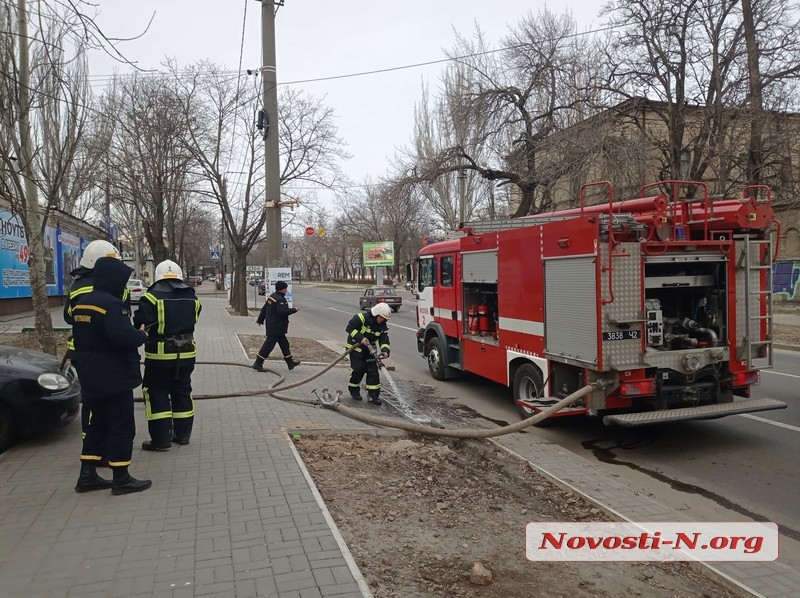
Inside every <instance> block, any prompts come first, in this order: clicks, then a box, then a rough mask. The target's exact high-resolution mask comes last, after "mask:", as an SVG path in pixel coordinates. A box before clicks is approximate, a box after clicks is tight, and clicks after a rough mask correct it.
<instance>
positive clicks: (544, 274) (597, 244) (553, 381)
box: [409, 181, 786, 426]
mask: <svg viewBox="0 0 800 598" xmlns="http://www.w3.org/2000/svg"><path fill="white" fill-rule="evenodd" d="M595 186H602V187H603V188H605V192H606V193H607V195H608V203H604V204H600V205H593V206H584V205H583V203H584V201H583V198H584V195H585V193H586V191H587V189H591V188H592V187H595ZM655 186H656V185H650V186H647V187H645V188H643V189H642V191H641V192H640V196H639V197H638V198H635V199H631V200H626V201H619V202H616V201H614V190H613V187H612V186H611V184H610V183H609V182H607V181H603V182H600V183H592V184H590V185H585V186H584V188H582V189H581V195H580V197H581V202H580V203H581V205H580V207H579V208H575V209H570V210H562V211H558V212H551V213H547V214H539V215H536V216H530V217H524V218H517V219H511V220H505V221H487V222H473V223H466V224H464V225H462V227H461V228H460V229H459V230H458V231H457V235H456V236H455V238H452V239H449V240H445V241H442V242H439V243H434V244H432V245H428V246H426V247H424V248H423V249H422V250H421V251H420V253H419V256H418V258H417V259H416V261H415V263H414V264H412V265H411V267H410V268H409V275H410V277H413V281H414V291H415V293H417V294H418V295H419V301H418V304H417V324H418V332H417V342H418V349H419V352H420V354H421V355H422V356H423V357H425V358H426V359H427V362H428V366H429V369H430V372H431V375H432V376H433V377H434V378H435V379H437V380H445V379H447V378H451V377H454V376H457V375H458V374H459V372H471V373H473V374H477V375H480V376H483V377H485V378H488V379H490V380H494V381H495V382H498V383H500V384H504V385H506V386H508V387H509V388H511V389H512V393H513V398H514V401H515V404H516V406H517V409H518V411H519V413H520V414H521V415H522V416H523V417H528V416H530V415H532V414H534V413H536V412H537V411H538V410H541V409H542V408H544V407H547V406H549V405H552V404H554V403H555V402H556V401H557V400H559V399H561V398H564V397H566V396H567V395H569V394H571V393H573V392H575V391H576V390H578V389H580V388H581V387H583V386H585V385H587V384H590V383H592V382H594V381H596V380H599V379H603V380H605V381H606V382H607V383H608V385H607V388H606V389H604V390H598V391H595V392H593V393H591V394H589V395H587V396H586V397H585V398H584V399H581V400H580V401H578V402H576V403H573V404H572V406H570V407H569V408H567V409H564V410H561V411H559V412H558V414H557V416H567V415H576V414H583V415H591V416H597V415H602V416H603V421H604V422H605V423H606V424H616V425H623V426H639V425H646V424H653V423H658V422H664V421H679V420H689V419H710V418H717V417H723V416H726V415H731V414H736V413H746V412H753V411H763V410H768V409H780V408H785V407H786V405H785V404H784V403H781V402H779V401H774V400H772V399H749V400H738V401H735V400H734V396H739V397H745V398H747V397H749V395H750V388H751V386H752V385H754V384H757V383H758V381H759V370H760V369H763V368H768V367H771V366H772V341H771V339H772V309H771V305H772V303H771V273H772V259H773V251H774V248H773V243H772V237H771V230H772V229H773V225H777V222H776V220H775V218H774V213H773V210H772V207H771V196H770V191H769V189H768V188H766V187H763V186H757V187H749V188H747V189H745V192H744V194H743V197H742V198H741V199H712V198H711V197H710V196H709V195H708V191H707V189H706V187H705V185H704V184H703V183H693V182H686V181H665V182H661V183H658V184H657V186H658V187H659V190H664V191H665V192H664V193H657V194H654V193H652V189H653V188H654V187H655ZM778 226H779V225H778Z"/></svg>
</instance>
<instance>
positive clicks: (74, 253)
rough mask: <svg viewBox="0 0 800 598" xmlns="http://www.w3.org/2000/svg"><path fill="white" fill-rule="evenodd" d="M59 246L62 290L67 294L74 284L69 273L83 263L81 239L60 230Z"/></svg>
mask: <svg viewBox="0 0 800 598" xmlns="http://www.w3.org/2000/svg"><path fill="white" fill-rule="evenodd" d="M58 244H59V255H60V257H61V259H60V260H59V262H60V263H59V265H60V270H61V272H60V274H61V289H62V294H66V292H67V290H69V286H70V285H71V284H72V276H70V274H69V273H70V272H72V271H73V270H75V268H77V267H78V265H79V264H80V261H81V238H80V237H76V236H75V235H71V234H69V233H65V232H64V231H61V230H60V231H58Z"/></svg>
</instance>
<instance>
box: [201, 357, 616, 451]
mask: <svg viewBox="0 0 800 598" xmlns="http://www.w3.org/2000/svg"><path fill="white" fill-rule="evenodd" d="M350 351H352V349H348V350H347V351H345V352H344V353H342V354H341V355H340V356H339V357H337V358H336V359H335V360H334V361H332V362H331V363H330V364H328V365H327V366H325V367H324V368H323V369H321V370H320V371H319V372H316V373H314V374H312V375H311V376H308V377H307V378H304V379H302V380H299V381H297V382H292V383H290V384H285V385H283V386H281V383H282V382H283V381H284V380H285V379H286V378H285V376H283V375H282V374H281V373H280V372H278V371H276V370H274V369H271V368H269V367H264V371H266V372H270V373H272V374H275V375H276V376H277V379H276V380H275V381H273V382H272V384H270V385H269V386H268V387H267V389H266V390H248V391H241V392H236V393H220V394H207V395H194V396H193V398H194V399H195V400H204V399H222V398H230V397H253V396H258V395H263V394H265V393H266V394H268V395H270V396H272V397H274V398H276V399H280V400H282V401H289V402H293V403H300V404H305V405H309V406H314V407H316V406H321V407H325V408H326V409H333V410H334V411H337V412H339V413H341V414H342V415H345V416H347V417H349V418H351V419H354V420H357V421H360V422H362V423H365V424H371V425H376V426H383V427H387V428H396V429H398V430H405V431H406V432H413V433H416V434H426V435H429V436H440V437H445V438H462V439H468V438H493V437H496V436H503V435H505V434H512V433H514V432H519V431H520V430H524V429H525V428H528V427H530V426H533V425H536V424H538V423H540V422H542V421H544V420H545V419H547V418H548V417H550V416H551V415H553V414H554V413H556V412H557V411H560V410H561V409H563V408H565V407H567V406H568V405H570V404H572V403H574V402H575V401H577V400H578V399H581V398H583V397H585V396H586V395H588V394H590V393H592V392H595V391H597V390H601V389H604V388H606V387H607V386H608V383H607V382H606V381H604V380H598V381H595V382H592V383H591V384H587V385H586V386H584V387H583V388H580V389H578V390H577V391H575V392H573V393H572V394H570V395H568V396H566V397H564V398H563V399H561V400H560V401H558V402H557V403H555V404H553V405H551V406H549V407H546V408H545V409H542V410H541V411H540V412H539V413H537V414H535V415H533V416H531V417H529V418H527V419H524V420H521V421H519V422H516V423H514V424H509V425H506V426H502V427H500V428H494V429H482V428H481V429H446V428H445V429H442V428H436V427H433V426H424V425H421V424H415V423H410V422H405V421H398V420H396V419H390V418H388V417H381V416H376V415H370V414H367V413H363V412H362V411H361V410H359V409H353V408H352V407H347V406H346V405H343V404H342V403H340V402H339V399H338V397H333V398H330V399H325V398H322V399H321V398H319V397H318V398H316V399H308V398H302V397H291V396H286V395H283V394H280V393H281V392H282V391H286V390H290V389H292V388H297V387H298V386H302V385H304V384H308V383H309V382H311V381H312V380H314V379H315V378H318V377H319V376H321V375H322V374H324V373H325V372H327V371H328V370H330V369H331V368H332V367H333V366H335V365H336V364H337V363H339V362H340V361H342V360H343V359H344V358H345V357H347V355H348V354H349V353H350ZM196 363H197V365H224V366H237V367H246V368H249V367H251V366H249V365H246V364H243V363H237V362H230V361H198V362H196ZM378 369H379V371H380V367H379V368H378Z"/></svg>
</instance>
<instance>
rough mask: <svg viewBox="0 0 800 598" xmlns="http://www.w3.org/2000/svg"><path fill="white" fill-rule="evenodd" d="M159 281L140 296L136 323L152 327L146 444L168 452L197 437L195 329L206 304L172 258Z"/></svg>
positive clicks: (147, 352) (160, 268)
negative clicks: (193, 382) (175, 446)
mask: <svg viewBox="0 0 800 598" xmlns="http://www.w3.org/2000/svg"><path fill="white" fill-rule="evenodd" d="M154 279H155V281H154V282H153V284H152V285H151V286H150V288H148V289H147V292H145V293H144V294H143V295H142V297H141V299H140V300H139V309H137V310H136V313H135V314H134V316H133V322H134V324H135V325H136V326H142V325H143V326H144V327H145V329H146V330H147V342H146V343H145V346H144V382H143V383H142V394H143V395H144V400H145V413H146V414H147V428H148V430H149V432H150V440H146V441H145V442H144V443H142V448H143V449H144V450H146V451H166V450H169V449H170V448H171V447H172V442H177V443H178V444H189V439H190V437H191V435H192V426H193V424H194V401H193V400H192V372H193V371H194V362H195V358H196V357H197V345H196V344H195V341H194V327H195V325H196V324H197V320H198V318H199V317H200V310H201V306H200V301H199V300H198V299H197V297H196V296H195V293H194V289H193V288H191V287H190V286H189V285H187V284H185V283H184V282H183V272H182V271H181V269H180V267H179V266H178V264H176V263H175V262H173V261H172V260H165V261H163V262H161V263H160V264H158V265H157V266H156V270H155V276H154Z"/></svg>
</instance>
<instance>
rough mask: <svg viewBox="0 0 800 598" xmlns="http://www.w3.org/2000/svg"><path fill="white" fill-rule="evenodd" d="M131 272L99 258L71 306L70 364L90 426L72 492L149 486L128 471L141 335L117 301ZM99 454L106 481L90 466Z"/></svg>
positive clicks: (143, 336)
mask: <svg viewBox="0 0 800 598" xmlns="http://www.w3.org/2000/svg"><path fill="white" fill-rule="evenodd" d="M131 272H132V270H131V268H129V267H128V266H126V265H125V264H124V263H122V262H121V261H120V260H118V259H116V258H112V257H101V258H99V259H98V260H97V262H96V264H95V268H94V288H93V290H92V291H91V292H89V293H85V294H83V295H82V296H81V297H80V298H79V299H78V302H77V303H76V305H75V307H74V308H73V310H72V318H73V320H74V322H73V325H72V334H73V338H74V341H75V357H76V360H75V362H74V365H75V369H77V370H78V377H79V379H80V382H81V391H82V394H83V400H84V404H85V406H86V407H87V408H88V409H89V410H90V411H91V413H92V425H91V426H89V428H88V429H87V431H86V437H85V438H84V439H83V450H82V451H81V473H80V477H79V478H78V483H77V485H76V486H75V490H76V491H77V492H88V491H90V490H100V489H103V488H108V487H109V486H110V487H111V493H112V494H128V493H130V492H141V491H142V490H146V489H147V488H149V487H150V480H137V479H135V478H133V477H132V476H131V475H130V473H128V466H129V465H130V463H131V454H132V451H133V438H134V436H135V435H136V422H135V421H134V416H133V389H134V388H136V387H137V386H139V385H140V384H141V383H142V375H141V372H140V370H139V351H138V348H139V347H140V346H142V345H143V344H144V342H145V340H146V339H147V334H146V333H145V332H144V331H143V330H137V329H136V328H134V327H133V326H132V325H131V315H130V310H129V309H128V308H127V307H126V306H125V303H124V302H123V301H122V290H123V289H124V288H125V283H126V282H127V281H128V278H129V277H130V275H131ZM104 457H105V458H107V459H108V464H109V466H110V467H111V469H112V471H113V472H114V479H113V481H112V482H111V483H109V481H108V480H105V479H103V478H101V477H100V476H99V475H97V471H96V470H95V467H96V466H97V464H98V463H99V462H100V461H101V460H102V459H103V458H104Z"/></svg>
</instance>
